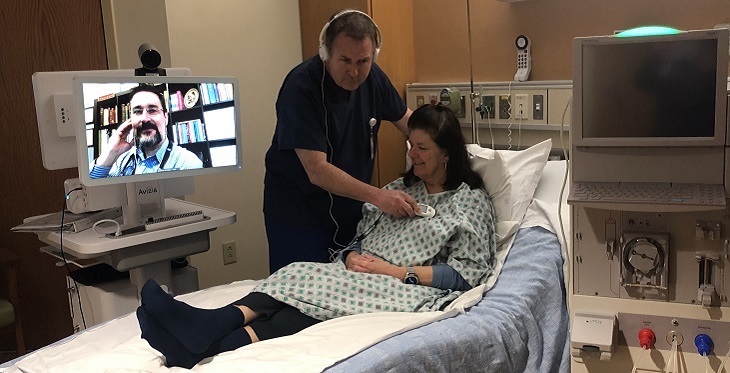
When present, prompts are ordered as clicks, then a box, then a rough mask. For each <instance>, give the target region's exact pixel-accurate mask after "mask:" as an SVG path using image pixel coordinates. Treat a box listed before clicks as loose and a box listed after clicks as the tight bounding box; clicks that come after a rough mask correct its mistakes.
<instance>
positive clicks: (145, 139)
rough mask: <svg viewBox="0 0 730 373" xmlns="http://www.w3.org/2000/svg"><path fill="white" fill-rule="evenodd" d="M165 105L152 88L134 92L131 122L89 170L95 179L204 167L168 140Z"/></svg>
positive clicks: (142, 86)
mask: <svg viewBox="0 0 730 373" xmlns="http://www.w3.org/2000/svg"><path fill="white" fill-rule="evenodd" d="M164 103H165V99H164V97H163V95H162V93H161V92H159V90H158V89H156V88H155V87H154V86H152V85H149V84H140V85H139V86H137V87H135V88H134V89H132V91H131V93H130V101H129V105H130V107H131V115H130V118H129V119H128V120H126V121H125V122H124V123H122V124H121V125H119V127H118V128H117V129H115V130H114V131H112V134H111V136H110V137H109V143H108V146H107V147H106V149H104V150H103V151H102V153H101V154H100V155H99V157H98V158H96V160H95V161H94V162H93V164H92V165H91V166H90V167H89V168H90V170H91V171H90V172H89V176H90V177H91V178H92V179H98V178H103V177H108V176H122V175H138V174H146V173H154V172H158V171H170V170H188V169H193V168H202V167H203V162H202V161H201V160H200V158H198V157H197V156H196V155H195V154H194V153H193V152H191V151H189V150H187V149H185V148H183V147H181V146H179V145H177V144H173V143H172V142H171V141H170V140H169V139H168V138H167V119H168V113H167V107H166V106H165V104H164ZM130 134H133V136H130Z"/></svg>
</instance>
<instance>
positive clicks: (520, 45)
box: [515, 35, 530, 49]
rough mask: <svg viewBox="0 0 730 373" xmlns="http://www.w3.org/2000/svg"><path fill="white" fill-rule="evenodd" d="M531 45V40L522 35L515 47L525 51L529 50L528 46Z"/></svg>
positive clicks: (516, 40)
mask: <svg viewBox="0 0 730 373" xmlns="http://www.w3.org/2000/svg"><path fill="white" fill-rule="evenodd" d="M529 43H530V40H529V39H527V36H525V35H520V36H518V37H517V39H515V45H516V46H517V49H525V48H527V45H528V44H529Z"/></svg>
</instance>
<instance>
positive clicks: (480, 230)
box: [253, 178, 496, 320]
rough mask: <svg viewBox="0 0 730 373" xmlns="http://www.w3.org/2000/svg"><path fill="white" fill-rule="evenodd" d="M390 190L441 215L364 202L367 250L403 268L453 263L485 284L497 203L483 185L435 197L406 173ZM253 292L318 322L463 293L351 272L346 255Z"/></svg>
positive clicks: (278, 276) (296, 266)
mask: <svg viewBox="0 0 730 373" xmlns="http://www.w3.org/2000/svg"><path fill="white" fill-rule="evenodd" d="M385 189H398V190H403V191H405V192H406V193H408V194H410V195H411V196H413V198H415V199H416V201H418V202H419V203H425V204H427V205H430V206H432V207H434V208H435V209H436V215H435V216H434V217H432V218H421V217H416V218H410V217H404V218H397V217H394V216H393V215H390V214H382V213H381V211H380V210H379V209H378V208H377V207H375V206H374V205H372V204H369V203H366V204H364V205H363V219H362V220H361V221H360V223H359V225H358V234H361V233H362V232H367V231H368V230H371V231H370V233H368V234H367V236H366V237H365V238H364V239H363V242H362V250H363V253H368V254H371V255H374V256H377V257H380V258H382V259H384V260H386V261H388V262H390V263H393V264H396V265H399V266H408V265H410V266H420V265H432V264H436V263H447V264H448V265H450V266H451V267H452V268H454V269H455V270H456V271H458V272H459V274H461V276H462V277H463V278H464V279H465V280H466V281H467V282H468V283H469V284H471V285H472V286H476V285H479V284H482V283H484V282H486V280H487V277H488V276H489V275H490V274H491V273H492V270H493V264H494V255H495V250H496V240H495V233H494V229H495V228H494V227H495V221H494V207H493V205H492V202H491V200H490V198H489V196H488V195H487V194H486V192H485V191H484V190H482V189H470V188H469V186H468V185H466V184H462V185H461V186H459V187H458V188H457V189H455V190H451V191H446V192H441V193H435V194H428V192H427V191H426V187H425V185H424V184H423V182H421V181H419V182H417V183H416V184H414V185H412V186H410V187H406V186H405V184H404V183H403V179H402V178H400V179H397V180H395V181H393V182H392V183H390V184H388V185H387V186H385ZM381 215H382V216H381ZM378 218H379V219H378ZM376 222H377V223H376ZM253 291H257V292H262V293H266V294H269V295H270V296H272V297H273V298H275V299H277V300H279V301H281V302H284V303H287V304H289V305H291V306H294V307H296V308H297V309H299V310H300V311H302V312H303V313H305V314H307V315H309V316H311V317H314V318H316V319H319V320H327V319H331V318H335V317H340V316H346V315H352V314H359V313H369V312H422V311H435V310H439V309H442V308H443V307H445V306H446V305H448V304H449V303H450V302H451V301H453V300H454V299H456V298H457V297H458V296H459V295H461V294H462V292H461V291H453V290H442V289H437V288H434V287H430V286H422V285H406V284H404V283H403V282H402V281H401V279H398V278H395V277H392V276H388V275H379V274H369V273H359V272H353V271H349V270H347V269H346V268H345V265H344V264H343V263H342V261H339V260H338V261H335V262H334V263H310V262H297V263H292V264H290V265H288V266H286V267H284V268H281V269H280V270H278V271H276V272H275V273H274V274H272V275H271V276H269V277H268V278H267V279H266V280H264V281H263V282H262V283H261V284H259V285H258V286H257V287H256V288H255V289H254V290H253Z"/></svg>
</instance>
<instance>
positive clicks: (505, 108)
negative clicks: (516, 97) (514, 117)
mask: <svg viewBox="0 0 730 373" xmlns="http://www.w3.org/2000/svg"><path fill="white" fill-rule="evenodd" d="M511 108H512V104H511V103H510V95H499V119H510V111H511Z"/></svg>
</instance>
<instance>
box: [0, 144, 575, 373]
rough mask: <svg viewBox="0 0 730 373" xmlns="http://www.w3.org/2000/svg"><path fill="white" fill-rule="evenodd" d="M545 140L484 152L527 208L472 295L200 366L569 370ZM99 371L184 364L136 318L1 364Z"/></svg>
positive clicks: (558, 171) (207, 302)
mask: <svg viewBox="0 0 730 373" xmlns="http://www.w3.org/2000/svg"><path fill="white" fill-rule="evenodd" d="M547 143H548V144H547V145H546V146H545V145H543V146H542V149H541V150H540V151H539V152H537V151H534V148H536V147H538V146H535V147H533V148H530V149H527V150H524V151H520V152H510V151H499V152H494V151H491V150H488V149H487V150H485V151H486V152H487V153H486V156H485V157H486V158H489V157H490V156H491V157H492V159H489V160H488V162H491V163H492V164H491V166H493V164H494V163H495V162H497V163H499V164H501V165H502V166H501V167H502V169H501V170H500V167H497V168H495V167H491V166H490V165H488V166H486V167H483V168H482V169H481V170H480V172H481V173H482V175H483V177H484V178H485V180H487V179H490V181H489V183H488V184H489V185H487V189H488V190H489V189H490V188H491V189H494V188H499V189H500V190H498V191H497V190H489V192H490V195H493V196H496V195H499V194H500V193H501V194H502V195H503V196H504V195H507V196H508V197H509V198H508V200H507V201H506V202H505V201H504V200H503V199H501V198H502V197H499V198H497V199H500V200H495V201H494V202H495V205H499V204H500V203H502V204H503V207H504V206H507V207H508V209H512V210H517V214H518V221H514V222H508V221H504V220H503V221H502V222H500V224H502V223H507V224H506V226H505V224H502V226H500V227H498V229H497V230H498V238H499V242H500V246H499V251H498V255H497V257H498V259H499V263H498V264H497V266H496V268H495V275H494V276H493V277H492V278H490V280H489V281H488V282H487V284H485V285H482V286H479V287H477V288H475V289H472V290H471V291H469V292H467V293H465V294H464V295H462V296H461V297H460V298H459V299H457V300H456V301H455V302H454V303H453V304H452V305H451V306H450V307H449V308H447V309H446V310H444V311H438V312H425V313H373V314H365V315H354V316H348V317H343V318H339V319H333V320H329V321H326V322H322V323H320V324H317V325H314V326H313V327H310V328H308V329H305V330H303V331H302V332H300V333H297V334H295V335H292V336H287V337H282V338H276V339H272V340H268V341H263V342H259V343H255V344H253V345H249V346H245V347H242V348H240V349H238V350H235V351H229V352H225V353H222V354H219V355H217V356H215V357H212V358H208V359H205V360H203V361H202V362H201V363H199V364H198V365H196V366H195V367H194V368H193V369H192V370H193V371H197V372H208V371H210V372H221V371H225V372H237V371H243V372H286V371H290V372H320V371H325V372H332V373H335V372H396V371H398V372H401V371H408V372H414V371H421V372H423V371H429V372H479V371H485V372H486V371H488V372H568V371H570V357H569V339H570V338H569V336H568V325H569V320H568V312H567V305H566V286H565V278H566V276H565V274H566V272H565V264H564V263H565V257H566V254H567V247H566V244H565V239H564V237H566V236H567V237H569V227H568V224H569V218H568V217H569V209H568V208H567V205H566V204H565V196H567V190H563V188H564V180H565V177H566V163H565V161H550V162H545V161H546V160H547V153H545V150H547V152H548V153H549V150H550V144H549V141H548V142H547ZM531 153H535V154H531ZM536 153H540V154H536ZM472 154H474V153H473V152H472ZM490 154H491V155H490ZM495 154H496V155H495ZM543 166H544V167H543ZM475 169H476V167H475ZM495 170H496V171H495ZM495 172H496V173H499V172H501V173H502V174H501V175H497V174H495ZM530 173H532V175H530ZM498 178H501V179H498ZM495 182H496V183H497V184H499V183H501V185H495ZM490 183H491V184H490ZM533 191H534V193H533ZM561 191H562V193H561ZM498 208H499V207H498ZM503 212H504V211H503ZM498 214H499V211H498ZM256 283H257V281H253V280H244V281H238V282H234V283H231V284H227V285H221V286H216V287H212V288H208V289H204V290H200V291H197V292H194V293H190V294H185V295H181V296H178V299H181V300H183V301H185V302H188V303H190V304H193V305H195V306H199V307H206V308H212V307H218V306H221V305H225V304H228V303H229V302H231V301H234V300H236V299H240V298H241V297H242V295H244V294H245V293H246V292H248V291H250V290H251V289H252V288H253V287H254V286H255V285H256ZM485 290H486V292H485ZM100 370H104V371H125V372H128V371H146V372H167V371H172V372H174V371H179V370H183V369H181V368H170V369H168V368H166V367H165V366H164V361H163V357H162V356H161V354H160V353H158V352H157V351H155V350H154V349H152V348H151V347H150V346H149V345H148V344H147V342H146V341H145V340H143V339H141V338H140V331H139V326H138V324H137V320H136V317H135V315H134V314H130V315H126V316H123V317H121V318H118V319H114V320H112V321H109V322H106V323H104V324H101V325H97V326H95V327H92V328H90V329H87V330H85V331H83V332H81V333H77V334H74V335H72V336H70V337H68V338H66V339H63V340H61V341H59V342H56V343H54V344H51V345H49V346H46V347H44V348H42V349H39V350H37V351H35V352H33V353H30V354H28V355H26V356H23V357H21V358H18V359H16V360H14V361H11V362H8V363H5V364H3V365H0V371H4V372H6V373H9V372H98V371H100Z"/></svg>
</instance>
